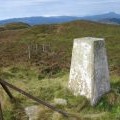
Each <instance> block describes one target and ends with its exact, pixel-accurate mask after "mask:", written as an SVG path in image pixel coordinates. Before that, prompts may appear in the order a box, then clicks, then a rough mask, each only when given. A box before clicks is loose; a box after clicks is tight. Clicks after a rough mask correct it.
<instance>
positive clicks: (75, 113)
mask: <svg viewBox="0 0 120 120" xmlns="http://www.w3.org/2000/svg"><path fill="white" fill-rule="evenodd" d="M2 72H3V75H4V72H5V73H9V74H12V76H11V75H10V76H9V79H8V80H9V82H10V83H12V84H14V85H16V86H17V87H20V88H21V89H23V90H25V91H27V92H28V93H30V94H32V95H34V96H36V97H38V98H40V99H42V100H45V101H47V102H49V103H53V102H54V98H63V99H66V100H67V106H56V107H57V108H59V109H62V110H64V111H66V112H68V113H69V118H67V119H73V118H76V119H77V120H113V119H114V120H119V119H120V91H119V84H120V77H119V76H111V88H112V90H111V92H110V93H108V94H107V95H105V96H103V97H102V98H101V100H100V102H99V104H98V105H96V106H95V107H91V106H90V103H89V101H88V100H87V99H86V98H84V97H82V96H78V97H76V96H73V94H72V93H71V92H70V91H69V90H68V87H67V84H68V79H69V74H68V73H64V74H62V75H61V76H58V77H56V78H45V79H41V80H39V79H38V75H39V74H38V70H37V69H35V68H32V67H31V68H30V67H28V68H27V67H25V68H24V67H12V68H11V67H8V68H5V69H3V71H2ZM1 74H2V73H1ZM21 75H22V79H21ZM7 78H8V76H7ZM11 91H12V93H13V95H14V96H15V98H16V99H17V101H18V102H17V103H16V104H10V102H9V99H8V97H7V96H6V95H4V98H3V99H4V100H5V102H6V103H8V104H9V106H7V109H6V107H5V106H6V105H4V107H5V108H4V116H5V118H6V119H5V120H14V119H15V120H16V119H23V120H24V119H26V117H25V114H24V112H23V111H24V110H23V109H24V108H25V106H26V107H27V106H31V105H36V104H37V103H35V102H34V101H32V100H29V99H28V98H26V97H24V96H23V95H21V94H19V93H17V92H15V91H13V90H11ZM40 106H41V105H40ZM41 108H42V109H43V111H42V113H40V116H42V118H43V119H44V120H50V119H51V120H54V119H56V120H66V118H64V117H63V116H61V115H60V114H58V113H55V112H53V111H51V110H49V109H47V108H46V107H44V106H41ZM19 114H20V115H21V116H20V115H19ZM23 116H24V117H23Z"/></svg>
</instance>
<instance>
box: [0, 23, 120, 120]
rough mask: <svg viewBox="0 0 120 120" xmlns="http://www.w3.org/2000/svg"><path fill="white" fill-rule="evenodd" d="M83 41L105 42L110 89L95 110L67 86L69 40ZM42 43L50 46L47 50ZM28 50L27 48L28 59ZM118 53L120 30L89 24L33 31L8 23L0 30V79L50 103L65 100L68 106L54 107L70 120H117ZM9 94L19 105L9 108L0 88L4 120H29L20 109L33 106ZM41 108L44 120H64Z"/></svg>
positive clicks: (119, 106) (119, 100)
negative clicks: (29, 48)
mask: <svg viewBox="0 0 120 120" xmlns="http://www.w3.org/2000/svg"><path fill="white" fill-rule="evenodd" d="M81 37H102V38H105V42H106V48H107V55H108V62H109V69H110V76H111V78H110V82H111V88H112V89H111V92H110V93H108V94H106V95H105V96H103V97H102V98H101V100H100V101H99V103H98V105H96V106H95V107H91V106H90V103H89V101H88V100H87V99H86V98H84V97H82V96H79V97H75V96H73V94H72V93H71V92H70V91H69V90H68V87H67V84H68V80H69V69H70V62H71V53H72V47H73V39H74V38H81ZM43 44H44V45H45V46H49V47H47V48H46V51H43V47H42V45H43ZM36 45H37V46H38V48H37V50H36ZM28 47H31V58H30V59H29V58H28ZM119 51H120V26H116V25H106V24H99V23H94V22H89V21H74V22H69V23H64V24H54V25H37V26H29V25H27V24H21V23H18V24H16V23H15V24H9V25H7V26H5V27H2V28H1V29H0V58H1V59H0V77H1V78H3V79H6V80H8V81H9V82H10V83H12V84H14V85H16V86H17V87H20V88H21V89H23V90H25V91H27V92H28V93H30V94H32V95H34V96H36V97H38V98H41V99H43V100H45V101H48V102H49V103H53V101H54V98H63V99H66V100H67V103H68V104H67V106H56V107H57V108H60V109H62V110H64V111H66V112H68V113H69V118H67V119H69V120H74V119H75V120H119V119H120V52H119ZM11 91H12V93H13V95H14V96H15V98H16V99H17V101H18V102H17V103H15V104H11V103H10V100H9V98H8V96H7V95H6V94H5V92H4V91H3V90H2V88H1V87H0V95H1V96H0V97H1V99H2V105H3V106H2V107H3V112H4V117H5V120H27V117H26V116H25V113H24V108H25V107H26V106H31V105H36V104H37V103H35V102H34V101H32V100H29V99H27V98H26V97H24V96H23V95H21V94H19V93H17V92H15V91H13V90H11ZM40 108H41V109H42V112H41V113H40V116H41V117H42V118H43V120H66V118H64V117H63V116H61V115H60V114H58V113H56V112H53V111H51V110H49V109H47V108H46V107H44V106H41V105H40Z"/></svg>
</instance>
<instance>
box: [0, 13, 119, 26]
mask: <svg viewBox="0 0 120 120" xmlns="http://www.w3.org/2000/svg"><path fill="white" fill-rule="evenodd" d="M113 18H114V19H119V20H120V14H117V13H114V12H109V13H105V14H100V15H93V16H84V17H78V16H51V17H43V16H33V17H23V18H11V19H6V20H0V25H4V24H8V23H14V22H23V23H27V24H29V25H37V24H55V23H64V22H71V21H74V20H90V21H96V22H103V23H104V20H105V19H108V21H109V19H111V20H112V19H113ZM111 20H110V21H109V22H111V23H114V22H115V21H111ZM105 23H107V22H106V21H105ZM117 24H120V23H117Z"/></svg>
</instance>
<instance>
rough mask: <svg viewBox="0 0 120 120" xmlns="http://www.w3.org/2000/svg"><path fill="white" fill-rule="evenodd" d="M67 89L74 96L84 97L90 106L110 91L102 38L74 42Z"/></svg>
mask: <svg viewBox="0 0 120 120" xmlns="http://www.w3.org/2000/svg"><path fill="white" fill-rule="evenodd" d="M69 88H70V89H71V90H72V92H73V93H74V95H76V96H77V95H82V96H86V97H87V98H88V99H89V100H90V102H91V105H96V104H97V102H98V100H99V99H100V98H101V96H102V95H103V94H105V93H107V92H108V91H110V82H109V70H108V62H107V56H106V49H105V41H104V39H103V38H92V37H85V38H78V39H75V40H74V45H73V51H72V60H71V68H70V78H69Z"/></svg>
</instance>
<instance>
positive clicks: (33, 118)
mask: <svg viewBox="0 0 120 120" xmlns="http://www.w3.org/2000/svg"><path fill="white" fill-rule="evenodd" d="M40 111H41V109H40V107H39V106H30V107H26V108H25V113H26V115H27V116H28V118H29V120H38V118H39V113H40Z"/></svg>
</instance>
